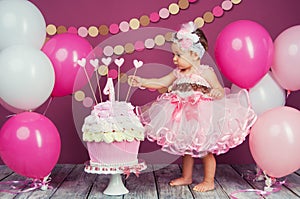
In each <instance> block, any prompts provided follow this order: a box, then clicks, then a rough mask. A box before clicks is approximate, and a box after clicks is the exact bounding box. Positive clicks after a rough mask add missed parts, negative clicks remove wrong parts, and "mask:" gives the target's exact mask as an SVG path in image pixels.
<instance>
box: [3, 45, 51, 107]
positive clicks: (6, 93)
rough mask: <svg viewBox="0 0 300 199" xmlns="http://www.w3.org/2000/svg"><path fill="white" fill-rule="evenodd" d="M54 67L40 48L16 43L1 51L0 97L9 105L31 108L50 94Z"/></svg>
mask: <svg viewBox="0 0 300 199" xmlns="http://www.w3.org/2000/svg"><path fill="white" fill-rule="evenodd" d="M54 82H55V73H54V68H53V66H52V63H51V61H50V59H49V58H48V57H47V55H46V54H44V53H43V52H42V51H41V50H38V49H35V48H33V47H31V46H25V45H15V46H11V47H8V48H6V49H4V50H2V51H1V52H0V97H1V98H2V99H3V100H4V101H5V102H6V103H7V104H9V105H11V106H13V107H15V108H18V109H23V110H32V109H35V108H37V107H39V106H40V105H42V104H43V103H44V102H45V101H46V100H47V99H48V98H49V96H50V94H51V92H52V90H53V87H54Z"/></svg>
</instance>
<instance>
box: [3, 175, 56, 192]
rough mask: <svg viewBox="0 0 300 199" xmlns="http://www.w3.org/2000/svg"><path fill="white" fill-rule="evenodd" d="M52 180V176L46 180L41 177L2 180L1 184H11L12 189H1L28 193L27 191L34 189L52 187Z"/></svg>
mask: <svg viewBox="0 0 300 199" xmlns="http://www.w3.org/2000/svg"><path fill="white" fill-rule="evenodd" d="M50 181H51V178H48V179H47V180H45V181H42V180H40V179H26V180H24V181H20V180H15V181H6V182H0V185H8V186H10V189H0V192H5V193H12V194H18V193H26V192H30V191H34V190H37V189H41V190H47V189H52V188H53V187H52V186H50V185H49V183H50Z"/></svg>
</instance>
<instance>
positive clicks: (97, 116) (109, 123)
mask: <svg viewBox="0 0 300 199" xmlns="http://www.w3.org/2000/svg"><path fill="white" fill-rule="evenodd" d="M133 109H134V107H133V106H132V105H131V103H128V102H120V101H114V102H111V101H106V102H102V103H99V104H97V105H96V106H95V107H94V109H93V110H92V112H91V115H89V116H87V117H86V118H85V120H84V125H83V126H82V132H83V140H84V141H86V142H106V143H112V142H114V141H116V142H122V141H128V142H132V141H133V140H139V141H141V140H144V127H143V125H142V124H141V122H140V121H139V118H138V117H137V116H136V115H135V113H134V112H133Z"/></svg>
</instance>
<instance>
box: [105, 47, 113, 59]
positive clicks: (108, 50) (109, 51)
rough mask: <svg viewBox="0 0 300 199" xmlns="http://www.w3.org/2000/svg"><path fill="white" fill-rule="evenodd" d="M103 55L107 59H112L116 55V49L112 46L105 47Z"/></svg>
mask: <svg viewBox="0 0 300 199" xmlns="http://www.w3.org/2000/svg"><path fill="white" fill-rule="evenodd" d="M103 54H104V55H105V56H107V57H110V56H112V55H113V54H114V49H113V47H111V46H105V47H104V49H103Z"/></svg>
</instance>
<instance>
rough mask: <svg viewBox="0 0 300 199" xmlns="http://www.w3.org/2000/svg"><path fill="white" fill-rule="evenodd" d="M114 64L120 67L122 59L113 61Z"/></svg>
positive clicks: (122, 62)
mask: <svg viewBox="0 0 300 199" xmlns="http://www.w3.org/2000/svg"><path fill="white" fill-rule="evenodd" d="M115 64H116V65H117V66H119V67H121V66H122V65H123V64H124V58H120V59H115Z"/></svg>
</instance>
